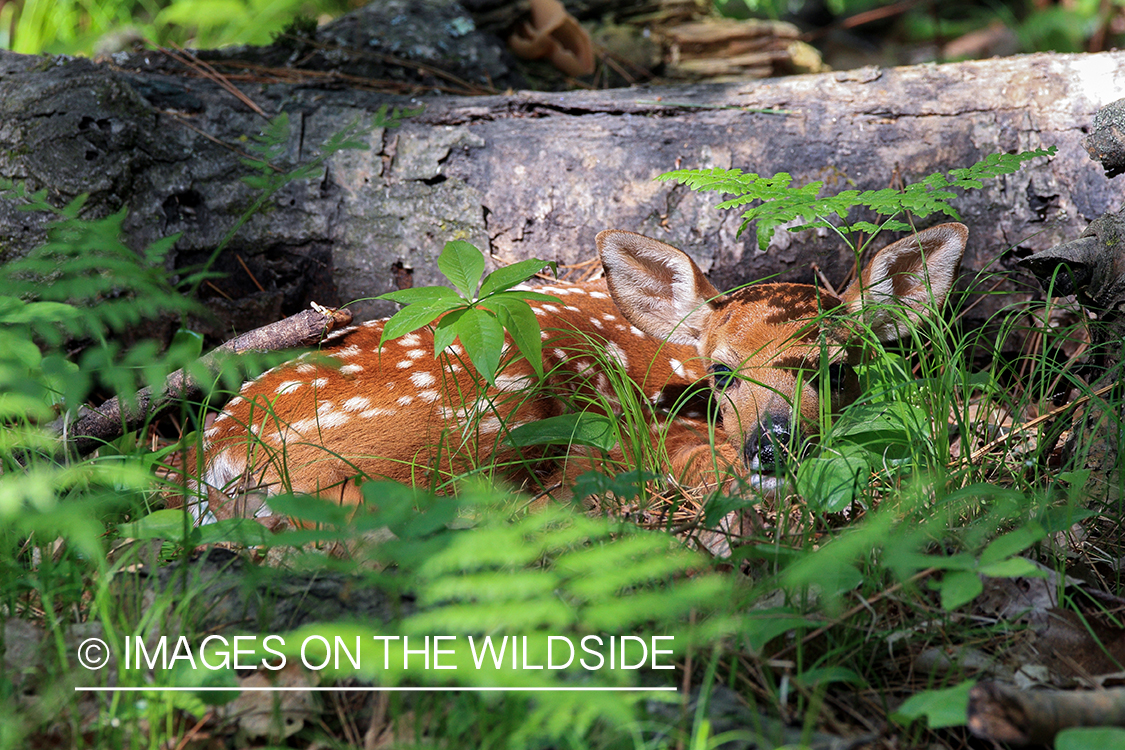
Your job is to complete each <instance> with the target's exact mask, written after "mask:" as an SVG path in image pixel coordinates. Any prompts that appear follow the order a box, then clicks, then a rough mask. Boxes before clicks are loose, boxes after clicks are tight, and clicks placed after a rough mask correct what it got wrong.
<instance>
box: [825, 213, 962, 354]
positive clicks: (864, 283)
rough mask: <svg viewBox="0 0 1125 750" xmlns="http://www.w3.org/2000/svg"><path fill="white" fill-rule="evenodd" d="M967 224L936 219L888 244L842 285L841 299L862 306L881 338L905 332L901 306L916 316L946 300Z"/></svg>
mask: <svg viewBox="0 0 1125 750" xmlns="http://www.w3.org/2000/svg"><path fill="white" fill-rule="evenodd" d="M968 238H969V230H968V228H966V227H965V225H964V224H956V223H950V224H939V225H938V226H936V227H931V228H930V229H925V230H923V231H921V232H919V233H918V234H916V235H914V236H912V237H906V238H904V239H901V240H899V241H898V242H895V243H894V244H891V245H887V246H886V247H884V248H883V249H882V250H880V251H879V252H878V253H876V254H875V257H873V258H872V259H871V260H870V261H869V262H868V263H867V267H866V268H864V269H863V273H862V274H860V276H859V278H857V279H856V280H855V281H853V282H852V283H851V284H850V285H849V286H848V288H847V289H846V290H845V291H844V304H846V305H847V306H848V309H849V310H852V311H859V310H862V311H863V320H864V322H865V323H866V324H867V325H868V326H870V328H871V330H872V331H874V332H875V335H877V336H878V337H879V340H880V341H894V340H895V339H897V338H899V337H900V336H904V335H906V334H907V333H908V332H909V326H908V325H907V323H906V321H905V320H904V319H903V315H902V312H898V311H895V310H893V309H891V307H892V306H894V305H896V304H897V305H902V306H904V307H906V308H907V312H906V317H908V318H910V319H911V320H912V321H914V322H917V321H918V319H919V318H920V317H922V316H924V315H935V314H937V311H938V310H940V309H941V306H942V304H943V303H944V302H945V298H946V296H947V295H948V294H949V290H950V289H952V288H953V282H954V280H955V279H956V278H957V268H958V266H959V265H960V264H961V256H962V255H963V254H964V253H965V242H966V241H967V240H968Z"/></svg>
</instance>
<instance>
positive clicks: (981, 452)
mask: <svg viewBox="0 0 1125 750" xmlns="http://www.w3.org/2000/svg"><path fill="white" fill-rule="evenodd" d="M1117 386H1118V384H1117V383H1110V384H1109V385H1107V386H1104V387H1102V388H1099V389H1098V390H1096V391H1094V392H1093V393H1087V394H1085V395H1083V396H1079V397H1078V398H1076V399H1074V400H1073V401H1071V402H1070V403H1069V404H1063V405H1062V406H1060V407H1058V408H1057V409H1052V410H1051V411H1049V412H1047V413H1046V414H1041V415H1039V416H1038V417H1036V418H1035V419H1031V420H1028V421H1027V422H1024V423H1023V424H1022V425H1019V426H1018V428H1017V427H1016V426H1014V425H1013V427H1012V429H1011V431H1009V432H1008V434H1007V435H1001V436H1000V437H998V438H996V439H995V440H993V441H991V442H989V443H987V444H986V445H984V446H983V447H981V448H978V449H977V450H975V451H973V454H972V455H971V456H969V463H970V464H975V463H976V462H977V461H979V460H981V459H982V458H984V456H985V455H986V454H988V453H989V452H991V451H992V449H993V448H996V447H998V446H1000V445H1003V444H1004V443H1007V442H1009V441H1011V440H1014V439H1015V438H1016V437H1018V436H1020V435H1023V434H1025V433H1026V432H1027V431H1028V430H1030V429H1032V428H1034V427H1038V426H1039V425H1040V424H1042V423H1043V422H1046V421H1048V420H1051V419H1054V418H1055V417H1057V416H1059V415H1060V414H1062V413H1063V412H1065V411H1067V410H1069V409H1074V408H1077V407H1079V406H1082V405H1083V404H1085V403H1086V402H1087V401H1089V400H1090V399H1092V398H1097V397H1098V396H1104V395H1105V394H1106V393H1109V392H1110V391H1111V390H1113V389H1114V388H1116V387H1117ZM959 463H960V461H950V462H949V463H948V464H946V466H947V467H948V468H950V469H953V468H956V466H957V465H958V464H959Z"/></svg>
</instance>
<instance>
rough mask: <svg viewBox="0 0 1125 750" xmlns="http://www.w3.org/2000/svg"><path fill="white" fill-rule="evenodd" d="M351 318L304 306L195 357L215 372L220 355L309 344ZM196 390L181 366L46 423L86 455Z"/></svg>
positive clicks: (63, 443) (199, 391)
mask: <svg viewBox="0 0 1125 750" xmlns="http://www.w3.org/2000/svg"><path fill="white" fill-rule="evenodd" d="M314 304H315V303H314ZM351 320H352V314H351V312H349V311H347V310H330V309H328V308H324V307H321V306H320V305H315V308H314V309H312V310H305V311H303V312H300V313H297V314H296V315H291V316H289V317H288V318H286V319H285V320H280V321H278V322H276V323H271V324H269V325H267V326H262V327H261V328H255V329H254V330H253V331H249V332H247V333H244V334H242V335H241V336H238V337H236V338H233V339H231V340H230V341H228V342H226V343H225V344H223V345H221V346H219V347H216V348H215V349H213V350H211V352H209V353H208V354H206V355H205V356H203V357H201V358H200V359H199V360H198V361H199V364H200V365H202V367H204V368H206V371H207V372H208V373H210V374H211V375H217V374H218V373H219V371H220V369H221V367H222V361H223V359H224V358H225V357H226V356H229V355H231V354H241V353H243V352H248V351H259V352H267V351H275V350H278V349H292V348H295V347H300V346H308V345H310V344H315V343H316V342H317V341H319V340H320V339H321V338H322V337H323V336H324V334H325V333H327V332H329V331H331V330H333V329H334V328H338V327H341V326H346V325H347V324H348V323H350V322H351ZM202 392H203V388H202V386H201V384H200V383H198V382H196V380H195V379H194V378H193V377H192V376H191V375H189V374H188V373H187V372H185V371H184V370H176V371H175V372H174V373H172V374H171V375H169V376H168V377H167V378H166V379H165V381H164V385H163V387H161V389H160V392H159V393H157V394H153V392H152V389H151V388H143V389H141V390H140V391H138V392H137V393H136V395H135V396H134V397H133V399H132V403H130V404H122V403H121V401H120V399H118V398H111V399H110V400H108V401H106V402H105V403H103V404H102V405H101V406H99V407H97V408H96V409H87V408H82V409H81V410H80V411H79V415H78V419H77V420H76V421H71V419H68V417H67V416H63V417H60V418H59V419H57V420H55V421H54V422H53V423H52V424H51V426H50V430H51V431H52V432H53V433H54V434H56V435H58V436H59V437H60V438H62V439H61V440H60V446H59V452H60V453H61V452H63V451H64V450H66V449H71V450H74V451H76V452H77V453H78V455H80V456H81V455H86V454H87V453H91V452H93V451H94V450H96V449H97V448H98V447H99V446H101V445H104V444H105V443H106V442H107V441H109V440H115V439H116V438H118V437H120V436H121V435H124V434H125V433H126V432H131V431H132V430H135V429H138V428H139V427H141V426H142V425H144V424H145V422H146V421H148V420H149V419H152V418H153V417H155V416H156V415H158V414H160V413H161V412H162V411H164V410H165V409H168V408H170V407H172V406H174V405H176V404H178V403H179V402H181V401H183V400H185V399H189V398H196V397H198V396H199V395H200V394H202Z"/></svg>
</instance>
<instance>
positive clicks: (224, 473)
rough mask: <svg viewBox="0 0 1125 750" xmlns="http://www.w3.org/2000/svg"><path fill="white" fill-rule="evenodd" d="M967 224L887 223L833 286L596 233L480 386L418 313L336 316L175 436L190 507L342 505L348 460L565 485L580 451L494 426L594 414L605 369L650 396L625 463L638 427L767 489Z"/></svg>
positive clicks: (406, 472)
mask: <svg viewBox="0 0 1125 750" xmlns="http://www.w3.org/2000/svg"><path fill="white" fill-rule="evenodd" d="M967 237H968V230H967V229H966V228H965V227H964V226H963V225H961V224H942V225H940V226H936V227H933V228H931V229H927V230H924V231H922V232H919V233H918V234H917V235H914V236H911V237H907V238H905V239H902V240H899V241H898V242H895V243H893V244H891V245H888V246H887V247H884V248H883V249H882V250H880V251H879V252H878V253H876V254H875V255H874V256H873V257H872V258H871V260H870V261H869V262H868V263H867V265H866V267H865V268H864V269H863V271H862V273H861V274H859V276H858V278H856V280H855V281H853V282H852V283H851V284H850V285H849V286H848V288H847V289H846V290H845V291H844V293H843V294H842V295H841V296H836V295H834V294H833V293H831V292H830V291H828V290H826V289H823V288H820V287H817V286H811V285H805V284H787V283H762V284H756V285H753V286H749V287H745V288H742V289H738V290H736V291H733V292H730V293H728V294H720V293H719V292H718V291H716V289H715V288H714V287H713V286H712V285H711V284H710V283H709V282H708V281H707V279H706V278H705V277H704V275H703V272H702V271H700V269H699V267H698V266H696V264H695V263H694V262H693V261H692V260H691V258H689V257H688V256H687V254H685V253H684V252H682V251H680V250H678V249H676V248H674V247H671V246H670V245H666V244H664V243H663V242H659V241H657V240H653V239H650V238H648V237H644V236H641V235H639V234H634V233H632V232H625V231H618V230H610V231H605V232H602V233H600V234H599V235H598V236H597V246H598V252H599V254H600V256H601V261H602V265H603V266H604V269H605V278H604V280H599V281H593V282H587V283H582V284H564V283H554V284H549V285H546V286H540V287H535V290H536V291H539V292H543V293H545V294H550V295H554V296H555V297H557V298H558V300H559V301H558V302H545V301H531V302H530V304H531V306H532V309H533V310H534V312H535V315H536V316H537V318H538V321H539V324H540V327H541V337H542V339H543V369H544V371H545V373H546V376H545V377H544V378H543V379H542V380H540V379H539V378H538V376H537V375H536V374H535V371H534V369H533V368H532V367H531V365H530V364H529V363H528V362H527V360H526V359H524V358H523V357H522V355H520V354H519V352H518V350H517V349H515V348H514V347H512V346H510V343H511V340H510V339H508V340H507V344H508V345H507V346H506V347H505V351H506V352H507V353H506V355H505V359H506V361H507V363H506V364H505V365H503V366H502V369H501V370H500V372H499V374H498V375H497V377H496V381H495V384H494V385H488V384H486V383H485V381H484V379H483V378H482V377H481V376H480V375H478V374H477V372H476V370H475V369H474V368H473V367H472V365H471V363H470V362H469V360H468V357H466V356H465V354H464V352H463V350H462V349H461V347H460V346H459V343H458V342H455V343H454V344H452V345H451V346H449V347H448V348H447V349H446V350H445V351H443V352H442V353H440V355H439V356H436V357H435V356H434V342H433V334H432V331H431V329H429V328H423V329H419V330H417V331H415V332H414V333H410V334H407V335H405V336H402V337H400V338H398V339H394V340H391V341H388V342H385V344H384V345H383V346H382V347H380V345H379V342H380V337H381V335H382V331H383V324H384V321H371V322H368V323H364V324H362V325H359V326H353V327H349V328H346V329H343V330H341V331H339V332H335V333H333V334H331V335H329V336H328V337H327V339H326V340H325V342H324V346H323V347H322V349H321V350H320V352H319V355H316V356H311V357H310V356H309V355H303V356H301V357H298V358H297V359H295V360H293V361H290V362H288V363H286V364H283V365H281V366H279V367H275V368H274V369H272V370H270V371H269V372H266V373H265V374H263V375H262V376H260V377H259V378H257V379H256V380H254V381H251V382H248V383H247V384H246V385H244V386H243V388H242V390H241V392H240V394H239V395H238V396H237V397H236V398H234V399H233V400H232V401H230V403H228V404H227V405H226V406H225V407H224V408H223V410H222V413H221V414H219V416H218V418H217V419H216V420H215V421H214V423H213V425H212V426H211V427H210V428H209V429H208V430H207V431H206V432H205V433H204V439H203V444H202V450H203V455H202V458H201V459H197V457H196V455H195V453H194V452H191V451H189V454H188V456H187V460H186V465H187V471H188V476H189V480H188V487H189V489H190V490H192V491H193V492H194V493H196V495H197V499H196V501H195V502H194V503H193V513H194V514H195V515H196V517H197V519H199V520H211V519H215V518H230V517H241V516H245V517H257V518H259V519H263V521H265V520H266V519H267V518H268V517H270V516H272V512H271V511H270V509H269V505H268V498H269V496H271V495H275V494H278V493H282V492H302V493H311V494H315V495H318V496H320V497H322V498H325V499H330V500H333V501H336V502H342V503H349V504H355V503H358V502H360V500H361V499H362V494H361V492H360V490H359V488H358V487H357V484H356V480H357V478H359V477H362V478H371V479H392V480H395V481H398V482H403V483H406V484H412V485H419V486H426V487H432V488H435V489H439V488H440V487H441V485H442V484H443V483H445V482H446V481H447V480H449V479H451V478H453V477H457V476H460V475H463V474H466V473H468V472H474V471H480V470H488V471H490V472H491V473H492V475H493V476H495V475H502V476H503V477H505V478H506V479H508V480H510V481H513V482H517V483H520V482H522V483H534V485H535V486H534V487H531V488H532V489H536V488H539V489H542V488H544V487H546V488H548V489H550V488H552V487H558V486H559V485H560V483H561V484H562V485H563V486H564V491H563V493H562V494H565V484H566V481H567V480H568V479H570V478H572V477H573V476H575V475H577V474H579V473H581V472H582V471H584V470H586V469H587V468H589V467H590V466H591V465H594V463H595V456H594V454H595V453H596V451H593V450H592V449H589V448H585V449H572V450H571V451H570V454H569V455H568V454H566V453H563V452H562V451H561V450H559V449H553V450H552V449H529V448H524V449H517V448H515V447H513V446H512V444H511V443H510V442H509V441H508V440H507V439H506V436H507V433H508V432H509V431H511V430H513V429H515V428H516V427H518V426H520V425H525V424H528V423H530V422H533V421H536V420H541V419H544V418H547V417H553V416H558V415H561V414H564V413H568V412H571V411H573V410H576V409H587V408H593V409H595V410H596V409H598V408H599V407H598V404H601V405H602V407H601V408H603V409H604V411H608V412H611V413H612V412H614V411H616V410H617V409H619V407H620V401H619V400H618V394H620V393H621V389H622V387H623V386H624V387H626V388H628V389H632V391H633V392H634V393H635V394H637V396H638V398H637V401H639V400H641V398H643V399H644V401H645V402H646V403H647V405H648V407H650V408H649V411H650V413H649V415H648V417H647V418H646V422H645V424H646V425H647V433H648V434H647V435H644V436H636V435H633V436H630V437H631V439H630V440H624V441H621V444H620V445H619V447H618V448H617V449H615V451H614V453H615V454H616V457H617V458H618V459H620V460H621V461H623V462H624V464H625V466H627V467H628V466H629V465H630V464H631V462H632V461H633V460H634V457H633V454H634V453H635V452H636V450H635V447H630V444H632V445H633V446H636V445H637V442H636V440H638V439H639V440H644V441H648V442H647V444H648V445H651V446H653V447H654V448H656V449H657V450H655V451H653V452H652V455H656V456H659V457H660V459H659V460H660V461H661V466H659V467H658V468H659V469H660V470H661V471H662V472H663V473H665V474H668V475H671V476H672V477H674V478H675V479H677V480H678V481H679V482H681V483H683V484H688V485H698V484H703V483H714V482H717V481H724V479H726V480H729V479H730V477H732V476H737V477H738V478H739V479H740V481H742V482H744V483H745V484H744V485H743V486H749V487H752V488H756V491H758V492H764V493H769V492H772V491H774V490H776V487H777V482H778V477H779V476H783V475H784V471H785V460H786V456H787V455H789V454H790V450H791V449H792V447H793V446H797V452H799V450H800V446H802V445H805V444H807V443H808V442H809V441H810V440H813V439H814V438H815V437H816V433H817V430H818V425H819V423H820V420H821V416H822V413H824V409H823V408H822V405H821V403H820V401H821V398H822V396H823V395H825V394H830V397H831V400H832V403H831V404H830V405H826V406H828V409H829V410H831V411H835V410H838V409H839V408H841V407H842V406H845V405H847V404H848V403H850V402H851V401H854V400H855V399H856V397H857V396H858V395H859V393H858V390H859V383H858V379H857V377H856V375H855V373H854V371H853V369H852V366H853V365H855V364H857V363H858V362H859V359H860V357H861V349H862V346H861V345H860V343H861V342H860V337H861V333H860V332H861V331H866V330H869V331H871V332H872V333H873V334H874V335H875V336H877V337H878V338H879V339H881V340H884V341H890V340H894V339H896V338H898V337H899V336H900V335H901V334H903V333H904V332H905V331H906V330H907V327H908V326H907V323H906V320H907V319H909V318H914V319H915V320H917V318H918V317H919V316H926V315H932V314H936V312H935V311H937V310H939V309H940V308H941V305H942V303H943V302H944V300H945V297H946V295H947V293H948V292H949V290H950V288H951V287H952V285H953V282H954V279H955V276H956V274H957V268H958V265H959V263H960V261H961V256H962V253H963V252H964V249H965V242H966V239H967ZM842 313H847V314H842ZM863 335H867V334H866V333H864V334H863ZM825 374H826V375H827V377H828V379H829V382H828V384H827V385H826V384H825V383H824V382H823V379H822V378H823V376H824V375H825ZM614 386H616V387H614ZM699 387H702V388H708V387H709V388H710V391H711V394H712V404H713V405H714V411H716V412H717V413H718V414H719V415H720V420H719V423H718V424H713V425H708V424H707V422H706V421H705V420H702V419H699V418H690V417H687V416H683V415H676V414H674V413H673V414H672V415H668V414H667V412H666V411H662V410H663V409H666V408H667V407H668V406H669V405H670V403H671V402H672V401H675V400H676V398H677V397H678V395H679V394H682V393H684V392H685V391H686V390H688V389H692V388H699ZM603 413H604V412H603ZM622 423H623V424H624V422H622ZM630 424H635V422H630ZM568 461H569V462H570V463H569V468H567V467H568ZM197 464H198V466H197ZM199 469H201V473H200V470H199ZM194 477H198V479H196V478H194Z"/></svg>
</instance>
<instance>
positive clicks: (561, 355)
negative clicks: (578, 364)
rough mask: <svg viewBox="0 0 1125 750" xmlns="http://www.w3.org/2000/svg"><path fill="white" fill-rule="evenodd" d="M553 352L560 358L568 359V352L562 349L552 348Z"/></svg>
mask: <svg viewBox="0 0 1125 750" xmlns="http://www.w3.org/2000/svg"><path fill="white" fill-rule="evenodd" d="M551 354H553V355H555V357H556V358H557V359H559V360H563V359H566V352H564V351H563V350H562V349H552V350H551Z"/></svg>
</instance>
